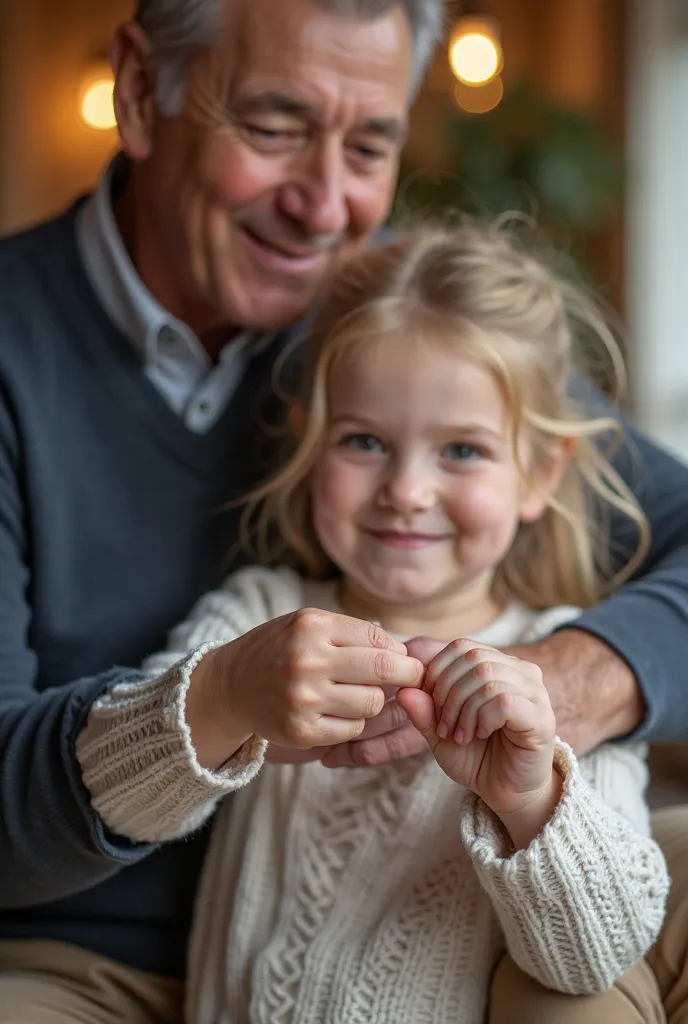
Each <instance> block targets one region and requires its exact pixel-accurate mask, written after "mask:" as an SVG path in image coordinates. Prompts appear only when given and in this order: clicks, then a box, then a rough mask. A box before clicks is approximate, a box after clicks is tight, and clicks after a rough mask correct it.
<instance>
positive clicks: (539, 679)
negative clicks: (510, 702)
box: [528, 663, 545, 686]
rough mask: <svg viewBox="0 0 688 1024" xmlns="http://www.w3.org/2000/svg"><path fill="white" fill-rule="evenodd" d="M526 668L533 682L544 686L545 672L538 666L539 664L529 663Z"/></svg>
mask: <svg viewBox="0 0 688 1024" xmlns="http://www.w3.org/2000/svg"><path fill="white" fill-rule="evenodd" d="M528 668H529V671H530V676H531V679H532V680H533V682H534V683H537V685H538V686H544V685H545V674H544V672H543V671H542V669H541V668H540V666H539V665H535V664H532V663H531V664H530V665H529V666H528Z"/></svg>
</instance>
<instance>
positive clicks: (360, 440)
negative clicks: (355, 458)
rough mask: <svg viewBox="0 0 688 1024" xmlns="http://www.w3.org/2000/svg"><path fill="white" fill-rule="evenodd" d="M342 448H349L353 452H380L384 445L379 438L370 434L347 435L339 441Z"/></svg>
mask: <svg viewBox="0 0 688 1024" xmlns="http://www.w3.org/2000/svg"><path fill="white" fill-rule="evenodd" d="M340 444H341V446H342V447H343V448H349V449H351V450H352V451H355V452H382V451H384V445H383V443H382V441H380V439H379V438H377V437H373V435H372V434H348V435H347V436H346V437H343V438H342V440H341V441H340Z"/></svg>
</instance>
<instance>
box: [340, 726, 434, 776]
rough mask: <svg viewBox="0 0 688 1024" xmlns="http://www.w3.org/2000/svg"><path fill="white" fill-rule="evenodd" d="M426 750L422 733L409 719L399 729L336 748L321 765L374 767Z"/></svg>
mask: <svg viewBox="0 0 688 1024" xmlns="http://www.w3.org/2000/svg"><path fill="white" fill-rule="evenodd" d="M427 749H428V746H427V743H426V742H425V740H424V739H423V737H422V736H421V734H420V733H419V732H418V730H417V729H414V727H413V726H412V725H411V723H410V722H408V723H407V724H406V725H405V726H403V727H402V728H401V729H395V730H394V732H388V733H385V735H384V736H375V737H373V738H372V739H365V740H364V739H358V740H356V741H355V742H353V743H347V744H346V746H345V747H339V748H337V749H335V750H333V751H332V752H331V753H330V754H328V755H327V757H325V758H323V764H324V765H325V766H326V767H327V768H339V767H346V768H375V767H377V766H378V765H381V764H388V763H389V762H390V761H401V760H403V759H404V758H406V757H413V756H414V755H415V754H420V753H422V752H423V751H426V750H427Z"/></svg>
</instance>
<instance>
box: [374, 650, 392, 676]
mask: <svg viewBox="0 0 688 1024" xmlns="http://www.w3.org/2000/svg"><path fill="white" fill-rule="evenodd" d="M373 672H374V674H375V678H376V679H379V680H380V681H381V682H383V683H384V682H387V681H388V680H390V679H393V678H394V659H393V658H392V657H391V656H390V654H389V652H388V651H377V652H376V653H375V655H374V657H373Z"/></svg>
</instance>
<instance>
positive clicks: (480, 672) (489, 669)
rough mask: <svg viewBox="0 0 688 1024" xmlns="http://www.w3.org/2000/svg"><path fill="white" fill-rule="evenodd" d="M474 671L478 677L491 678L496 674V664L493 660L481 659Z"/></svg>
mask: <svg viewBox="0 0 688 1024" xmlns="http://www.w3.org/2000/svg"><path fill="white" fill-rule="evenodd" d="M473 671H474V672H475V674H476V676H477V677H478V679H489V678H490V676H493V675H494V674H495V666H494V665H493V663H492V662H491V661H479V662H478V664H477V665H476V666H475V668H474V669H473Z"/></svg>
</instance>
